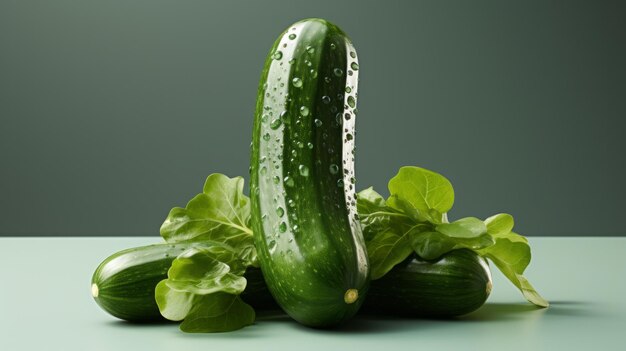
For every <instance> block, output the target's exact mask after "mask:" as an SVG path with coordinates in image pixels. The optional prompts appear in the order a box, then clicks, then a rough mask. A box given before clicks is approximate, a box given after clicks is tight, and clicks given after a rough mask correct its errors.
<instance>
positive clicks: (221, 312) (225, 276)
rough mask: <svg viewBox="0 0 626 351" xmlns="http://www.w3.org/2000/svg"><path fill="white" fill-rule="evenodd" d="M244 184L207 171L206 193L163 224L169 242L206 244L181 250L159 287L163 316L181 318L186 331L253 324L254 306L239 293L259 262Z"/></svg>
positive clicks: (196, 197) (178, 319) (193, 331)
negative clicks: (208, 173)
mask: <svg viewBox="0 0 626 351" xmlns="http://www.w3.org/2000/svg"><path fill="white" fill-rule="evenodd" d="M243 183H244V181H243V178H241V177H235V178H229V177H227V176H225V175H223V174H219V173H215V174H211V175H209V176H208V177H207V180H206V182H205V184H204V188H203V191H202V193H200V194H198V195H196V196H195V197H194V198H193V199H191V201H189V203H188V204H187V206H186V207H185V208H179V207H177V208H174V209H172V210H171V211H170V213H169V215H168V216H167V218H166V219H165V221H164V223H163V225H162V226H161V236H162V237H163V239H165V241H167V242H172V243H174V242H183V241H188V242H200V243H202V245H200V246H199V247H194V248H191V249H189V250H186V251H185V252H183V253H182V254H180V255H179V256H178V257H177V258H176V259H175V260H174V261H173V263H172V266H171V268H170V269H169V271H168V278H167V279H165V280H163V281H161V282H160V283H159V284H158V285H157V287H156V289H155V299H156V301H157V305H158V306H159V310H160V312H161V314H162V315H163V316H164V317H165V318H167V319H169V320H173V321H183V322H182V323H181V325H180V329H181V330H182V331H185V332H191V333H212V332H226V331H233V330H237V329H240V328H243V327H245V326H246V325H249V324H252V323H253V322H254V318H255V313H254V310H253V309H252V307H250V306H249V305H248V304H246V303H245V302H243V301H242V300H241V298H240V297H239V295H240V294H241V293H242V292H243V291H244V289H245V288H246V279H245V278H244V277H243V275H244V273H245V271H246V268H247V267H249V266H256V265H257V256H256V249H255V247H254V241H253V237H252V229H250V199H249V198H248V197H247V196H246V195H244V193H243V185H244V184H243Z"/></svg>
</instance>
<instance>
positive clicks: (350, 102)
mask: <svg viewBox="0 0 626 351" xmlns="http://www.w3.org/2000/svg"><path fill="white" fill-rule="evenodd" d="M348 106H350V107H352V108H354V107H355V106H356V100H354V96H352V95H350V96H348Z"/></svg>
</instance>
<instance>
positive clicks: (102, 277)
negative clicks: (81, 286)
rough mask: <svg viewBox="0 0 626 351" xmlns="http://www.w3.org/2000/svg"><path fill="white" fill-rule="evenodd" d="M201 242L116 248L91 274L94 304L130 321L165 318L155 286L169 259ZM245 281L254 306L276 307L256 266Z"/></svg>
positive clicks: (163, 275) (246, 296)
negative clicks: (155, 297)
mask: <svg viewBox="0 0 626 351" xmlns="http://www.w3.org/2000/svg"><path fill="white" fill-rule="evenodd" d="M199 245H206V244H204V243H201V242H199V243H177V244H155V245H148V246H141V247H135V248H131V249H126V250H122V251H119V252H117V253H115V254H113V255H111V256H109V257H107V258H106V259H105V260H104V261H103V262H102V263H101V264H100V265H99V266H98V268H97V269H96V271H95V272H94V274H93V277H92V280H91V283H92V296H93V292H94V290H93V285H94V284H96V286H97V287H98V292H97V296H93V297H94V300H95V301H96V303H97V304H98V305H99V306H100V307H101V308H102V309H103V310H104V311H106V312H107V313H109V314H111V315H112V316H114V317H117V318H120V319H123V320H126V321H130V322H158V321H164V320H165V318H163V316H161V313H160V312H159V307H158V306H157V304H156V301H155V299H154V288H155V287H156V285H157V284H158V283H159V282H160V281H161V280H163V279H167V271H168V270H169V268H170V266H171V265H172V261H173V260H174V259H175V258H176V257H177V256H178V255H179V254H180V253H182V252H183V251H185V250H187V249H188V248H191V247H194V246H199ZM244 276H245V278H246V279H247V281H248V284H247V287H246V291H244V293H243V294H241V297H242V299H243V300H244V301H246V302H247V303H249V304H251V305H252V306H253V307H255V308H259V307H261V308H266V309H271V308H278V306H277V305H276V303H275V302H274V301H273V299H272V296H271V295H270V293H269V291H268V290H267V287H266V286H265V281H264V280H263V275H262V273H261V270H260V269H259V268H255V267H250V268H248V270H247V271H246V273H245V275H244Z"/></svg>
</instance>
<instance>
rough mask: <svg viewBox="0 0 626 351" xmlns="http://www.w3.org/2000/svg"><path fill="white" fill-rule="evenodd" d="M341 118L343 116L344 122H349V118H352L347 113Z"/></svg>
mask: <svg viewBox="0 0 626 351" xmlns="http://www.w3.org/2000/svg"><path fill="white" fill-rule="evenodd" d="M343 116H344V118H345V119H346V121H349V120H350V118H352V116H350V114H349V113H346V114H344V115H343Z"/></svg>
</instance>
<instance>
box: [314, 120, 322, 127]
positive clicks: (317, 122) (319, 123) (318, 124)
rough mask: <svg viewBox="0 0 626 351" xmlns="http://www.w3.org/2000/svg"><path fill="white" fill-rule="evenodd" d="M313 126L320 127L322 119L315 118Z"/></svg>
mask: <svg viewBox="0 0 626 351" xmlns="http://www.w3.org/2000/svg"><path fill="white" fill-rule="evenodd" d="M315 126H316V127H321V126H322V121H321V120H320V119H317V118H316V119H315Z"/></svg>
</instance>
